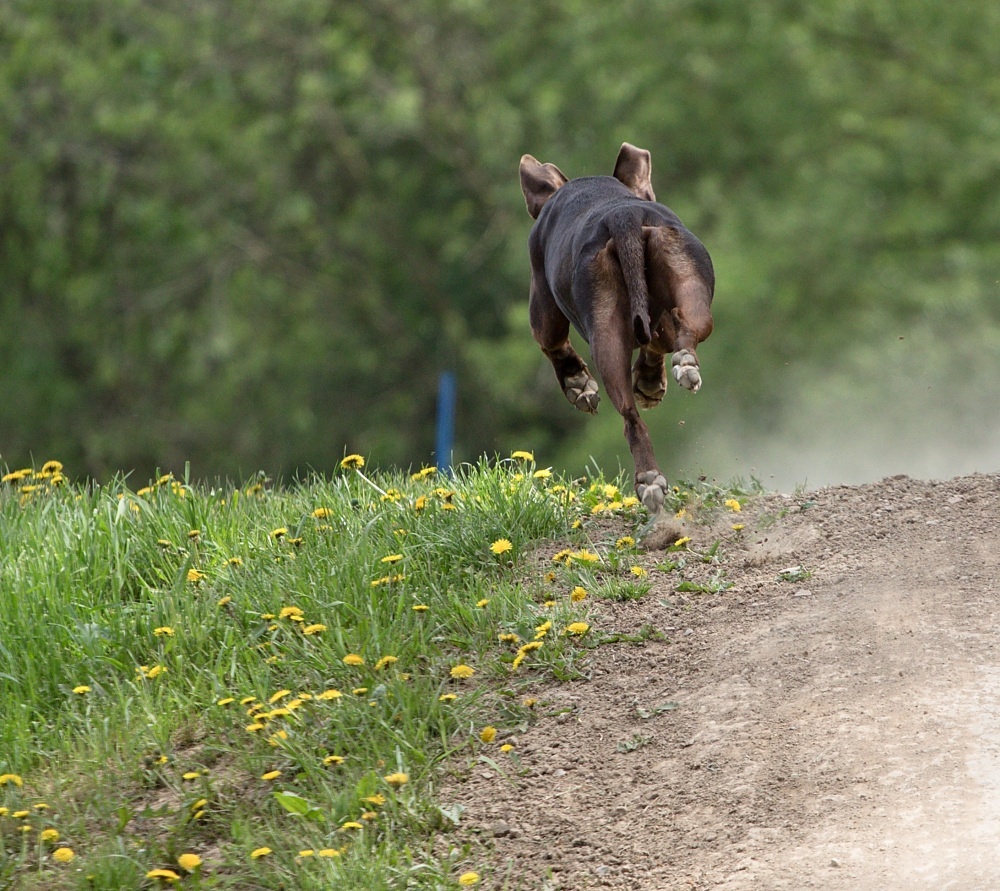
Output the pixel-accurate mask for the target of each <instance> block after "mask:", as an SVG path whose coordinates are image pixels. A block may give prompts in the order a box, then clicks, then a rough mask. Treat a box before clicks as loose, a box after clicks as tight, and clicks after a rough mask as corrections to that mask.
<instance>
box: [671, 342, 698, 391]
mask: <svg viewBox="0 0 1000 891" xmlns="http://www.w3.org/2000/svg"><path fill="white" fill-rule="evenodd" d="M670 366H671V371H672V372H673V375H674V380H675V381H677V383H679V384H680V385H681V386H682V387H683V388H684V389H685V390H690V391H691V392H692V393H697V392H698V391H699V390H700V389H701V371H700V370H699V368H698V357H697V356H695V354H694V353H692V352H691V351H690V350H678V351H677V352H676V353H674V355H673V358H672V359H671V360H670Z"/></svg>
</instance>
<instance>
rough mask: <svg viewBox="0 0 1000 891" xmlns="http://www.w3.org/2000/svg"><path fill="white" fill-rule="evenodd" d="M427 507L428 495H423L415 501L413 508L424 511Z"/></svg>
mask: <svg viewBox="0 0 1000 891" xmlns="http://www.w3.org/2000/svg"><path fill="white" fill-rule="evenodd" d="M425 507H427V496H426V495H421V496H420V497H419V498H418V499H417V500H416V501H414V502H413V509H414V510H415V511H422V510H423V509H424V508H425Z"/></svg>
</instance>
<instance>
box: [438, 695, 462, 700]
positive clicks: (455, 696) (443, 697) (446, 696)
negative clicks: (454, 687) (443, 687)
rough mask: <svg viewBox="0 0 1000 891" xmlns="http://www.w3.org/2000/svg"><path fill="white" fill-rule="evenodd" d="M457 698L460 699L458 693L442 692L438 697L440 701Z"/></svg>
mask: <svg viewBox="0 0 1000 891" xmlns="http://www.w3.org/2000/svg"><path fill="white" fill-rule="evenodd" d="M456 699H458V694H457V693H442V694H441V695H440V696H439V697H438V702H454V701H455V700H456Z"/></svg>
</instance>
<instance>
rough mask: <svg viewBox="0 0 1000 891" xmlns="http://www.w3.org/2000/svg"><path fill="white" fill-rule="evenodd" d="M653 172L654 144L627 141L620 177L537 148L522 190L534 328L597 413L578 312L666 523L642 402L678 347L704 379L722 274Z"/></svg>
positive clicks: (683, 377)
mask: <svg viewBox="0 0 1000 891" xmlns="http://www.w3.org/2000/svg"><path fill="white" fill-rule="evenodd" d="M650 173H651V162H650V155H649V152H646V151H644V150H642V149H638V148H636V147H635V146H632V145H629V144H628V143H625V144H624V145H623V146H622V148H621V151H620V152H619V155H618V161H617V163H616V164H615V172H614V176H613V177H607V176H599V177H583V178H580V179H575V180H572V181H570V180H568V179H567V178H566V176H565V175H564V174H563V173H562V172H561V171H560V170H559V168H558V167H556V166H555V165H553V164H541V163H539V162H538V161H537V160H535V158H533V157H532V156H531V155H525V156H523V157H522V158H521V165H520V174H521V189H522V191H523V193H524V197H525V201H526V202H527V205H528V212H529V213H530V214H531V216H532V217H533V218H535V219H536V221H537V222H536V223H535V226H534V228H533V229H532V231H531V236H530V238H529V252H530V256H531V297H530V315H531V327H532V332H533V333H534V335H535V339H536V340H537V341H538V343H539V345H540V346H541V348H542V350H543V352H545V354H546V355H547V356H548V357H549V359H550V360H551V361H552V365H553V367H554V369H555V372H556V377H557V378H558V380H559V383H560V386H562V388H563V392H564V393H565V394H566V396H567V398H568V399H569V400H570V401H571V402H573V404H574V405H576V406H577V408H580V409H581V410H583V411H588V412H593V411H596V408H597V403H598V399H599V397H598V394H597V384H596V381H594V379H593V377H592V376H591V375H590V372H589V369H588V368H587V366H586V365H585V364H584V362H583V360H582V359H581V358H580V357H579V355H577V353H576V352H575V350H573V348H572V346H571V345H570V343H569V325H570V322H572V323H573V325H574V327H576V328H577V330H578V331H579V332H580V333H581V334H582V335H583V337H584V338H585V339H586V340H587V342H588V343H589V344H590V347H591V353H592V355H593V358H594V362H595V363H596V365H597V368H598V371H600V373H601V377H602V379H603V381H604V388H605V390H606V392H607V394H608V397H609V398H610V399H611V401H612V403H613V404H614V406H615V408H616V409H617V411H618V412H619V413H620V414H621V415H622V417H623V418H624V419H625V437H626V439H627V441H628V443H629V448H630V450H631V452H632V457H633V459H634V461H635V471H636V473H635V483H636V491H637V493H638V495H639V497H640V498H641V499H642V501H643V503H644V504H645V505H646V507H647V508H648V509H649V511H650V513H651V514H653V515H654V519H655V520H658V521H661V518H660V517H659V516H658V515H659V514H661V513H662V508H663V502H664V497H665V493H666V479H665V478H664V476H663V475H662V474H661V473H660V471H659V469H658V468H657V465H656V459H655V457H654V455H653V449H652V444H651V442H650V439H649V431H648V429H647V428H646V425H645V423H644V422H643V421H642V419H641V418H640V417H639V413H638V411H637V409H636V403H637V402H638V404H639V405H641V406H642V407H643V408H651V407H652V406H654V405H656V404H658V403H659V401H660V400H661V399H662V398H663V395H664V393H665V392H666V367H665V359H664V357H665V356H666V354H667V353H672V360H671V366H672V370H673V376H674V379H675V380H676V381H677V382H678V383H679V384H680V385H681V386H682V387H684V388H685V389H688V390H691V391H697V390H698V389H699V388H700V387H701V374H700V369H699V365H698V358H697V354H696V352H695V348H696V347H697V345H698V344H699V343H700V342H701V341H703V340H704V339H705V338H706V337H708V335H709V334H710V333H711V331H712V315H711V310H710V306H711V301H712V296H713V292H714V288H715V279H714V273H713V271H712V261H711V259H710V258H709V255H708V252H707V251H706V250H705V248H704V246H703V245H702V244H701V242H699V241H698V239H697V238H695V237H694V236H693V235H692V234H691V233H690V232H688V230H687V229H685V228H684V226H683V225H682V224H681V221H680V220H679V219H678V218H677V216H676V215H675V214H674V213H673V212H672V211H671V210H670V209H669V208H667V207H665V206H663V205H662V204H657V203H656V196H655V194H654V193H653V188H652V183H651V180H650ZM636 348H638V349H639V355H638V357H637V358H636V360H635V363H634V365H632V368H631V374H630V369H629V366H630V364H631V363H632V353H633V351H634V350H635V349H636ZM658 525H659V526H661V527H662V526H663V525H664V524H663V523H662V521H661V522H659V523H658ZM661 531H662V530H661ZM674 531H676V530H670V531H666V532H664V533H663V534H662V535H661V536H660V537H661V538H664V539H669V538H670V537H671V536H672V535H673V533H674ZM682 532H683V530H681V533H682ZM679 534H680V533H679Z"/></svg>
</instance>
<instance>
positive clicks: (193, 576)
mask: <svg viewBox="0 0 1000 891" xmlns="http://www.w3.org/2000/svg"><path fill="white" fill-rule="evenodd" d="M203 578H205V573H203V572H202V571H201V570H200V569H189V570H188V571H187V580H188V581H189V582H194V583H197V582H200V581H201V580H202V579H203Z"/></svg>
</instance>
